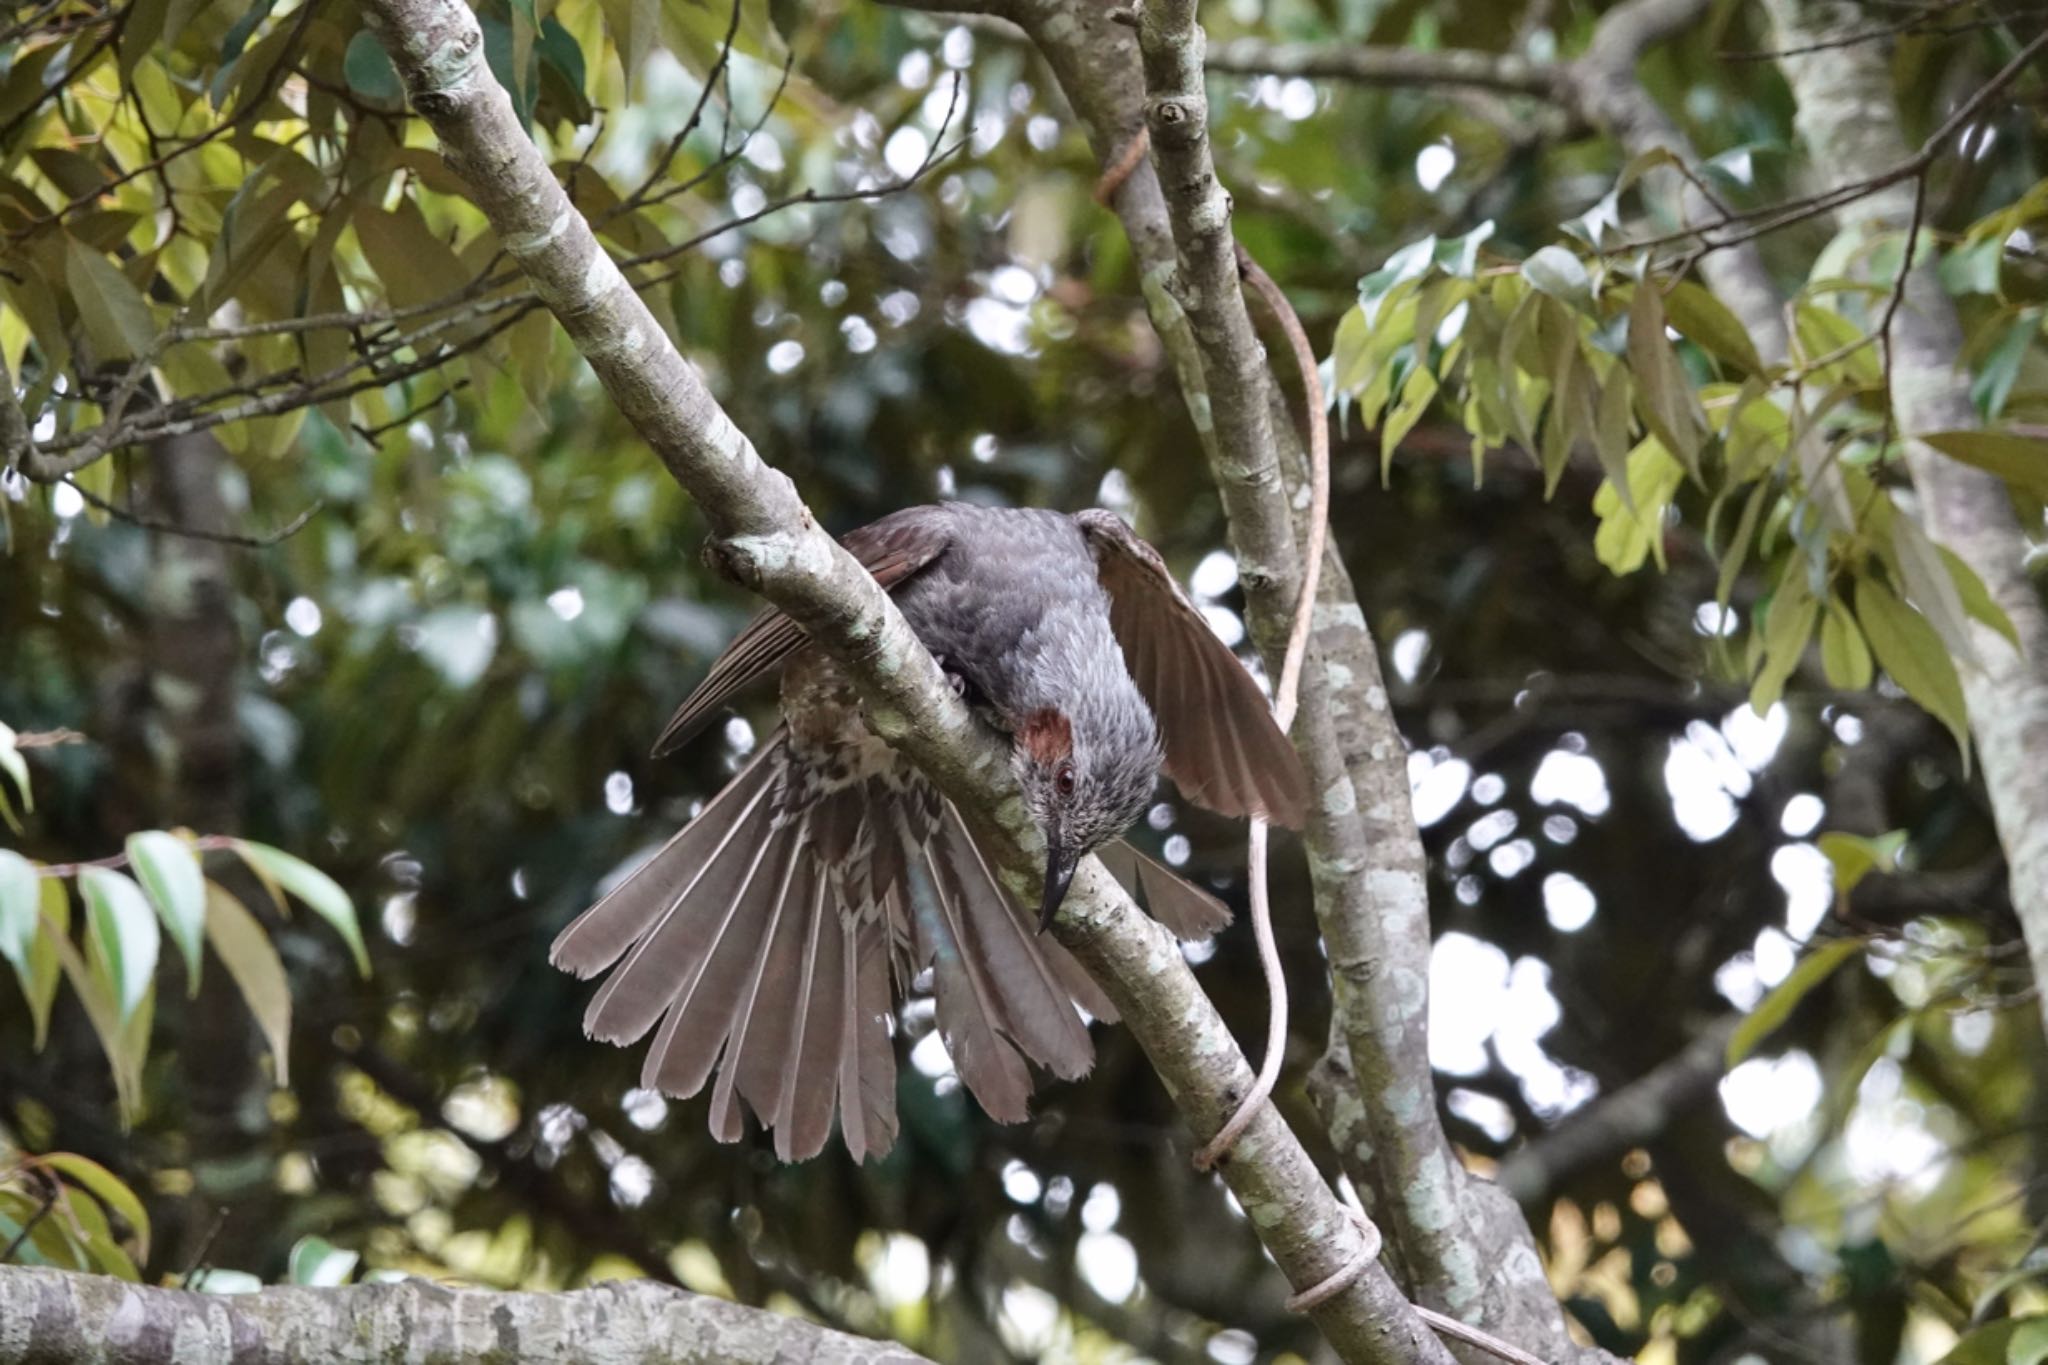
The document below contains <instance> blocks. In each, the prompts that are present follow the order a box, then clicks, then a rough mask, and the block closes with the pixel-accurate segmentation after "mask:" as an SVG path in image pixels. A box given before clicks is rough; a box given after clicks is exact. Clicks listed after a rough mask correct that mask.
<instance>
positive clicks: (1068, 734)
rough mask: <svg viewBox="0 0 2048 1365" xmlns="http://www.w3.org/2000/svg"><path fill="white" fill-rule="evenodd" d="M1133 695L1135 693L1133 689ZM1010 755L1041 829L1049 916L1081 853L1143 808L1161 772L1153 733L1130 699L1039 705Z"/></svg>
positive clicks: (1045, 917) (1044, 914)
mask: <svg viewBox="0 0 2048 1365" xmlns="http://www.w3.org/2000/svg"><path fill="white" fill-rule="evenodd" d="M1132 700H1134V701H1135V693H1133V694H1132ZM1015 735H1016V737H1015V748H1014V749H1013V751H1012V756H1011V761H1012V763H1013V765H1014V766H1015V768H1016V771H1017V780H1018V781H1019V782H1020V783H1021V784H1022V785H1023V788H1024V800H1025V803H1026V805H1027V806H1028V807H1029V809H1030V811H1031V814H1032V818H1033V819H1035V820H1037V822H1038V827H1039V829H1040V830H1041V831H1042V832H1043V833H1044V835H1045V848H1046V863H1045V898H1044V900H1043V902H1042V903H1041V904H1040V906H1039V921H1038V924H1039V928H1040V929H1041V930H1043V929H1044V928H1045V927H1046V926H1047V925H1049V924H1051V923H1052V917H1053V915H1054V914H1056V913H1057V912H1058V910H1059V908H1060V902H1061V901H1062V900H1063V899H1065V897H1066V894H1067V884H1068V883H1069V882H1070V881H1072V880H1073V877H1074V868H1075V867H1076V866H1077V865H1079V863H1080V861H1081V858H1082V857H1083V855H1085V854H1088V853H1091V852H1093V851H1094V850H1095V849H1097V848H1099V847H1101V846H1102V845H1103V844H1106V843H1108V842H1109V841H1110V840H1111V839H1114V838H1116V837H1117V836H1118V835H1120V834H1122V833H1123V832H1124V830H1126V829H1128V828H1129V827H1130V824H1131V822H1132V821H1133V820H1136V819H1137V818H1138V816H1139V815H1140V814H1142V813H1143V812H1144V809H1145V804H1146V802H1147V801H1149V800H1150V799H1151V796H1152V788H1153V786H1154V784H1155V783H1156V782H1157V780H1158V777H1159V763H1160V750H1159V732H1158V729H1157V727H1156V726H1155V725H1154V724H1153V721H1152V713H1151V712H1150V711H1148V710H1146V709H1145V707H1144V705H1143V704H1142V703H1139V704H1137V705H1136V706H1130V705H1122V706H1082V707H1079V708H1077V709H1076V710H1075V711H1073V712H1071V713H1070V712H1068V711H1062V710H1060V709H1058V708H1056V707H1051V706H1044V707H1040V708H1038V709H1037V710H1035V711H1032V712H1030V713H1028V714H1027V715H1025V716H1024V717H1023V718H1022V721H1021V723H1020V724H1019V725H1018V726H1017V729H1016V732H1015Z"/></svg>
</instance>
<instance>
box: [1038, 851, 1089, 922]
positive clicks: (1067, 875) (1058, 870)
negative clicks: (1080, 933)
mask: <svg viewBox="0 0 2048 1365" xmlns="http://www.w3.org/2000/svg"><path fill="white" fill-rule="evenodd" d="M1080 861H1081V855H1080V854H1079V853H1077V852H1074V851H1072V850H1070V849H1064V848H1061V847H1060V846H1059V845H1058V844H1053V845H1052V846H1051V847H1050V848H1049V849H1048V850H1047V851H1046V855H1045V900H1044V901H1043V902H1041V903H1040V904H1039V907H1038V932H1039V933H1041V934H1042V933H1044V932H1045V931H1046V930H1047V929H1049V928H1051V927H1052V917H1053V916H1054V915H1057V914H1058V913H1059V912H1060V902H1061V901H1063V900H1065V899H1066V898H1067V884H1068V883H1069V882H1071V881H1073V880H1074V868H1075V866H1076V865H1077V864H1078V863H1079V862H1080Z"/></svg>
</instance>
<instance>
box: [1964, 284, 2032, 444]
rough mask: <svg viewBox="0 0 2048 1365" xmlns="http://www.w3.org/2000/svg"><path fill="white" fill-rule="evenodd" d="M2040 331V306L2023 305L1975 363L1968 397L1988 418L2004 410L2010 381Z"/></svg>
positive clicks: (2017, 372) (2018, 373) (2013, 379)
mask: <svg viewBox="0 0 2048 1365" xmlns="http://www.w3.org/2000/svg"><path fill="white" fill-rule="evenodd" d="M2040 334H2041V314H2040V312H2039V310H2037V309H2033V308H2028V309H2023V310H2022V311H2021V312H2020V315H2019V317H2018V318H2016V319H2015V320H2014V321H2013V322H2012V324H2011V325H2010V326H2008V327H2007V328H2006V330H2005V332H2004V334H2003V335H2001V336H2000V337H1999V338H1998V343H1997V344H1996V345H1994V346H1993V347H1992V348H1991V353H1990V354H1989V355H1987V356H1985V357H1984V362H1983V364H1981V365H1979V366H1978V367H1977V377H1976V379H1975V380H1974V381H1972V382H1971V384H1970V399H1971V401H1972V402H1974V403H1975V404H1976V405H1977V411H1978V412H1979V413H1981V414H1982V415H1983V417H1984V420H1986V421H1987V422H1988V421H1995V420H1997V418H1998V416H1999V414H2000V413H2002V412H2004V411H2005V403H2006V400H2007V399H2008V398H2010V397H2012V388H2013V385H2014V384H2016V383H2018V382H2019V377H2020V367H2021V365H2022V364H2023V363H2024V362H2025V360H2026V358H2027V352H2028V351H2029V350H2031V349H2032V348H2033V344H2034V338H2035V337H2037V336H2039V335H2040Z"/></svg>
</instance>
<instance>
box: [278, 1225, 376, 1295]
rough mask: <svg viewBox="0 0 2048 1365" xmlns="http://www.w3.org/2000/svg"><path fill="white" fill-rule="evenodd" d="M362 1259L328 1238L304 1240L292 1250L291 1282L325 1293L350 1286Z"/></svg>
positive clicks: (302, 1238) (308, 1238)
mask: <svg viewBox="0 0 2048 1365" xmlns="http://www.w3.org/2000/svg"><path fill="white" fill-rule="evenodd" d="M361 1259H362V1257H361V1256H359V1255H357V1254H356V1253H355V1252H353V1251H349V1250H346V1249H344V1248H342V1247H338V1246H335V1245H334V1244H333V1243H332V1242H329V1241H328V1240H327V1239H326V1238H324V1237H301V1238H300V1239H299V1240H298V1242H297V1243H295V1244H294V1245H293V1247H292V1257H291V1281H292V1283H293V1284H302V1285H310V1286H315V1287H318V1288H323V1289H327V1288H332V1287H334V1286H336V1285H343V1284H347V1283H348V1277H349V1275H350V1274H351V1273H353V1272H354V1270H355V1268H356V1262H358V1261H360V1260H361Z"/></svg>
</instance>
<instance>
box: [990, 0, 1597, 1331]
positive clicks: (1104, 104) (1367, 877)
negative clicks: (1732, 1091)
mask: <svg viewBox="0 0 2048 1365" xmlns="http://www.w3.org/2000/svg"><path fill="white" fill-rule="evenodd" d="M1001 12H1002V13H1004V14H1005V15H1007V17H1009V18H1011V19H1012V20H1014V21H1016V22H1017V23H1018V24H1020V25H1021V26H1022V27H1023V28H1024V30H1025V31H1026V33H1027V34H1028V36H1029V37H1030V38H1031V40H1032V41H1033V43H1034V44H1035V45H1036V46H1037V47H1038V48H1039V50H1040V51H1041V52H1042V53H1044V54H1045V56H1046V58H1047V61H1048V63H1049V64H1050V65H1051V66H1052V68H1053V70H1054V72H1055V74H1056V75H1057V76H1058V77H1059V78H1060V80H1061V82H1062V88H1063V90H1064V93H1065V94H1066V96H1067V99H1068V102H1069V103H1070V104H1071V105H1072V106H1073V108H1074V110H1075V113H1076V115H1077V116H1078V117H1079V118H1080V119H1081V121H1082V122H1083V123H1084V124H1085V125H1086V126H1087V127H1088V129H1089V132H1090V137H1091V140H1092V142H1093V144H1094V148H1095V152H1096V155H1097V156H1098V158H1099V159H1100V160H1101V161H1102V162H1103V163H1104V164H1105V165H1108V164H1113V163H1114V162H1115V161H1116V159H1117V157H1118V156H1119V154H1120V153H1121V152H1122V151H1123V150H1124V149H1125V147H1126V146H1127V145H1128V140H1129V138H1131V137H1134V136H1136V135H1137V133H1138V131H1139V130H1140V129H1141V128H1144V129H1148V130H1149V133H1150V136H1151V139H1152V147H1153V156H1154V162H1155V163H1156V166H1155V164H1152V163H1144V164H1140V165H1139V166H1138V167H1137V168H1136V169H1135V170H1134V171H1133V172H1132V174H1131V175H1130V176H1129V177H1128V178H1127V179H1126V180H1125V181H1124V183H1123V185H1122V187H1121V188H1120V189H1119V191H1118V192H1117V194H1116V197H1115V200H1114V207H1115V208H1116V211H1117V214H1118V216H1119V218H1120V219H1121V220H1122V222H1123V224H1124V228H1125V231H1126V234H1127V236H1128V237H1129V238H1130V240H1131V244H1132V248H1133V252H1134V254H1135V255H1136V257H1137V261H1138V267H1139V269H1140V271H1141V273H1142V276H1143V279H1144V281H1145V285H1146V296H1147V302H1148V305H1149V307H1150V309H1151V313H1152V318H1153V322H1154V325H1155V327H1156V328H1157V329H1158V331H1159V332H1160V334H1161V338H1162V340H1163V341H1164V343H1165V344H1166V346H1167V348H1168V351H1169V353H1170V354H1172V355H1173V356H1174V358H1175V362H1176V368H1177V370H1178V371H1179V373H1180V378H1181V381H1182V385H1183V388H1184V389H1185V390H1186V392H1185V397H1186V399H1187V402H1188V407H1189V412H1190V415H1191V416H1192V417H1193V419H1194V421H1195V425H1196V428H1197V430H1198V432H1200V433H1201V434H1202V435H1203V438H1204V445H1205V448H1207V449H1208V451H1209V453H1210V457H1211V462H1212V465H1213V467H1214V469H1215V472H1216V476H1217V482H1218V487H1219V490H1220V492H1221V495H1222V499H1223V503H1224V507H1225V510H1226V512H1227V513H1228V515H1229V520H1230V533H1231V541H1232V545H1233V548H1234V549H1235V550H1236V551H1237V555H1238V569H1239V577H1240V581H1241V582H1243V584H1244V587H1245V592H1246V598H1247V607H1248V615H1249V618H1250V625H1251V629H1252V634H1253V637H1254V640H1255V642H1256V643H1257V644H1258V645H1259V647H1260V649H1261V651H1262V653H1264V654H1265V656H1266V658H1267V661H1268V665H1269V667H1270V668H1271V669H1273V671H1275V672H1276V673H1277V671H1278V664H1279V658H1280V652H1281V649H1282V647H1283V645H1284V641H1285V639H1286V635H1287V626H1288V620H1289V617H1290V615H1291V613H1292V609H1293V606H1294V601H1295V595H1296V593H1297V592H1298V591H1299V584H1300V582H1301V567H1300V564H1299V562H1298V559H1297V551H1296V548H1295V544H1296V542H1295V530H1294V525H1293V519H1294V515H1295V513H1296V511H1297V510H1298V509H1297V504H1298V503H1305V501H1306V496H1307V490H1306V487H1305V485H1304V483H1303V482H1302V480H1301V478H1300V477H1299V460H1298V451H1295V450H1293V449H1292V448H1291V442H1290V441H1289V440H1287V439H1285V438H1287V437H1288V436H1289V433H1288V431H1287V428H1286V424H1284V423H1277V422H1276V421H1275V420H1274V416H1273V412H1274V408H1275V407H1276V406H1277V404H1276V401H1275V400H1276V390H1275V387H1274V385H1273V383H1272V380H1271V376H1270V370H1269V367H1268V361H1267V358H1266V355H1265V352H1264V350H1263V348H1262V347H1261V346H1260V345H1259V343H1258V340H1257V338H1256V336H1255V335H1254V334H1253V332H1252V329H1251V325H1250V321H1249V319H1248V317H1247V316H1246V313H1245V306H1244V301H1243V297H1242V295H1241V292H1240V290H1239V288H1238V280H1237V270H1236V265H1235V253H1234V242H1233V240H1232V235H1231V231H1230V201H1229V195H1228V194H1227V193H1226V191H1225V190H1224V188H1223V187H1222V186H1221V185H1220V184H1219V183H1218V182H1217V180H1216V177H1215V172H1214V167H1213V164H1212V162H1211V159H1210V154H1209V148H1208V142H1207V136H1206V130H1207V117H1208V108H1207V101H1206V95H1205V91H1204V89H1203V86H1202V79H1201V73H1202V69H1203V62H1202V54H1201V42H1202V35H1201V32H1200V30H1199V28H1197V27H1196V26H1195V25H1194V23H1193V17H1194V16H1193V7H1192V5H1189V4H1186V3H1184V2H1183V3H1169V4H1164V5H1157V6H1153V7H1150V8H1148V9H1147V10H1146V12H1145V13H1144V14H1143V15H1142V16H1141V18H1140V22H1139V32H1138V35H1137V38H1138V41H1137V42H1136V43H1135V44H1134V43H1133V38H1132V34H1131V32H1130V31H1129V30H1128V29H1127V28H1125V27H1124V26H1122V25H1119V24H1116V23H1114V22H1112V21H1110V20H1109V19H1108V18H1107V17H1106V16H1105V15H1103V14H1102V12H1101V10H1100V9H1099V7H1097V6H1093V5H1089V4H1082V3H1075V2H1074V0H1016V2H1015V3H1009V4H1006V5H1005V6H1003V7H1002V10H1001ZM1134 46H1135V47H1137V48H1138V49H1140V51H1138V52H1133V50H1132V49H1133V47H1134ZM1140 59H1141V60H1140ZM1134 65H1136V66H1138V67H1139V69H1141V70H1142V71H1143V72H1144V75H1145V84H1144V86H1143V87H1139V86H1137V85H1136V84H1134V82H1133V81H1132V80H1131V72H1132V69H1133V66H1134ZM1162 224H1163V225H1165V226H1166V227H1167V229H1168V231H1167V232H1162V231H1161V226H1162ZM1289 474H1293V476H1294V477H1292V478H1289V477H1288V475H1289ZM1295 739H1296V743H1297V745H1298V747H1299V748H1300V749H1301V752H1302V756H1303V761H1304V764H1305V765H1306V767H1307V769H1308V772H1309V776H1310V781H1311V785H1312V787H1313V788H1314V790H1315V791H1316V794H1317V798H1318V799H1317V803H1316V808H1315V811H1314V813H1313V815H1312V817H1311V821H1310V827H1309V829H1308V831H1307V842H1308V847H1309V857H1310V868H1311V872H1312V875H1313V878H1314V882H1315V886H1316V891H1317V905H1316V908H1317V916H1318V919H1319V921H1320V924H1321V928H1322V931H1323V936H1324V938H1325V940H1326V942H1327V943H1328V945H1329V952H1330V961H1331V967H1332V972H1333V977H1334V982H1335V990H1336V1003H1337V1019H1336V1023H1335V1028H1336V1029H1337V1031H1338V1032H1339V1033H1340V1034H1341V1038H1342V1047H1343V1048H1344V1051H1345V1053H1346V1056H1345V1058H1344V1065H1343V1066H1341V1067H1339V1068H1335V1069H1334V1071H1333V1074H1337V1075H1351V1074H1356V1075H1357V1076H1359V1077H1360V1078H1361V1079H1362V1084H1359V1085H1352V1086H1350V1087H1348V1089H1347V1090H1346V1091H1345V1102H1344V1103H1343V1104H1342V1107H1343V1108H1344V1109H1345V1111H1346V1112H1347V1114H1351V1115H1355V1116H1356V1117H1357V1118H1358V1120H1359V1121H1358V1122H1355V1123H1350V1124H1347V1125H1346V1127H1347V1131H1348V1132H1349V1133H1350V1135H1351V1140H1350V1141H1348V1142H1346V1143H1345V1144H1344V1146H1343V1148H1342V1150H1343V1153H1344V1156H1345V1168H1346V1170H1347V1172H1349V1173H1350V1174H1351V1175H1352V1177H1353V1179H1354V1183H1356V1184H1357V1185H1358V1186H1359V1188H1360V1189H1361V1190H1362V1191H1365V1192H1367V1193H1368V1194H1369V1195H1370V1196H1371V1198H1372V1204H1373V1210H1374V1213H1375V1215H1376V1216H1378V1217H1379V1218H1380V1220H1381V1222H1382V1224H1383V1226H1384V1227H1385V1229H1386V1231H1387V1234H1388V1238H1389V1241H1390V1243H1391V1244H1392V1247H1393V1249H1394V1250H1395V1253H1396V1255H1397V1256H1398V1257H1399V1263H1400V1264H1402V1265H1403V1266H1404V1267H1405V1269H1406V1283H1407V1284H1408V1286H1409V1288H1410V1290H1411V1292H1413V1293H1414V1294H1415V1295H1416V1297H1417V1298H1418V1299H1420V1300H1421V1301H1423V1302H1425V1303H1427V1304H1429V1305H1430V1306H1432V1307H1436V1308H1439V1309H1442V1310H1443V1311H1446V1312H1448V1313H1450V1314H1451V1315H1452V1316H1455V1317H1458V1318H1460V1319H1462V1320H1464V1321H1467V1322H1471V1323H1474V1324H1476V1325H1479V1326H1482V1327H1484V1328H1485V1329H1486V1330H1488V1331H1490V1332H1493V1333H1495V1334H1497V1335H1499V1336H1501V1337H1503V1338H1505V1339H1507V1340H1510V1341H1513V1342H1515V1343H1516V1344H1519V1345H1522V1346H1525V1347H1529V1348H1533V1349H1536V1350H1538V1351H1541V1352H1544V1353H1546V1354H1550V1355H1552V1356H1554V1357H1561V1356H1564V1355H1566V1354H1569V1353H1570V1352H1571V1351H1572V1350H1573V1349H1574V1348H1573V1347H1572V1345H1571V1342H1570V1340H1569V1338H1568V1336H1567V1335H1566V1333H1565V1329H1564V1322H1563V1316H1562V1314H1561V1313H1560V1312H1559V1311H1558V1308H1557V1304H1556V1300H1555V1298H1554V1296H1553V1295H1552V1294H1551V1291H1550V1289H1549V1286H1548V1284H1547V1283H1546V1281H1545V1280H1544V1278H1543V1274H1542V1265H1541V1261H1540V1259H1539V1257H1538V1255H1537V1253H1536V1248H1535V1243H1534V1239H1533V1238H1532V1237H1531V1236H1530V1235H1529V1232H1528V1229H1527V1226H1526V1225H1525V1224H1524V1223H1523V1221H1522V1218H1521V1214H1520V1212H1519V1210H1517V1209H1516V1208H1515V1207H1514V1205H1513V1203H1512V1201H1509V1200H1508V1199H1506V1198H1505V1196H1503V1195H1501V1194H1500V1193H1499V1192H1498V1191H1497V1190H1494V1189H1492V1188H1491V1187H1490V1186H1489V1185H1487V1183H1486V1182H1484V1181H1482V1180H1479V1179H1478V1178H1477V1177H1474V1176H1472V1175H1471V1174H1470V1173H1469V1172H1467V1171H1466V1170H1465V1168H1464V1166H1463V1164H1462V1163H1461V1162H1460V1161H1459V1160H1458V1157H1457V1155H1456V1153H1455V1151H1454V1150H1453V1149H1452V1148H1451V1146H1450V1143H1449V1140H1448V1139H1447V1138H1446V1136H1445V1134H1444V1132H1443V1128H1442V1125H1441V1124H1440V1122H1439V1121H1438V1117H1437V1111H1436V1091H1435V1080H1434V1075H1433V1073H1432V1071H1431V1069H1430V1065H1429V1050H1428V1040H1427V1037H1426V1035H1425V1032H1424V1030H1425V1026H1426V1023H1427V1017H1428V981H1429V976H1428V971H1429V965H1428V964H1429V950H1430V929H1429V902H1428V890H1427V883H1426V880H1425V872H1426V868H1427V860H1426V857H1425V855H1424V853H1423V849H1422V843H1421V839H1420V837H1419V834H1418V833H1417V831H1416V828H1415V822H1414V815H1413V811H1412V809H1411V807H1410V802H1409V790H1408V777H1407V749H1406V746H1405V744H1404V743H1403V741H1402V739H1401V736H1400V733H1399V731H1398V730H1397V729H1396V727H1395V725H1394V720H1393V715H1392V712H1391V710H1390V709H1389V708H1388V706H1387V699H1386V690H1385V688H1384V686H1383V685H1381V682H1380V677H1379V656H1378V651H1377V649H1376V648H1375V647H1374V644H1373V640H1372V636H1371V634H1370V632H1369V630H1368V629H1367V626H1366V622H1365V617H1364V613H1363V612H1362V611H1361V610H1360V608H1359V606H1358V601H1357V598H1356V596H1355V594H1353V592H1352V590H1351V586H1350V582H1349V579H1348V577H1347V576H1346V575H1345V573H1344V571H1343V566H1342V563H1341V560H1340V559H1339V558H1338V556H1337V555H1336V553H1335V551H1334V550H1333V551H1331V552H1330V553H1329V554H1328V555H1327V556H1326V558H1325V568H1324V575H1323V587H1322V589H1321V591H1320V593H1319V605H1318V609H1317V614H1316V632H1315V636H1314V639H1313V641H1312V644H1311V648H1310V652H1309V657H1308V662H1307V665H1306V667H1305V668H1304V670H1303V674H1302V689H1301V712H1300V715H1299V717H1298V719H1297V721H1296V723H1295Z"/></svg>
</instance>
